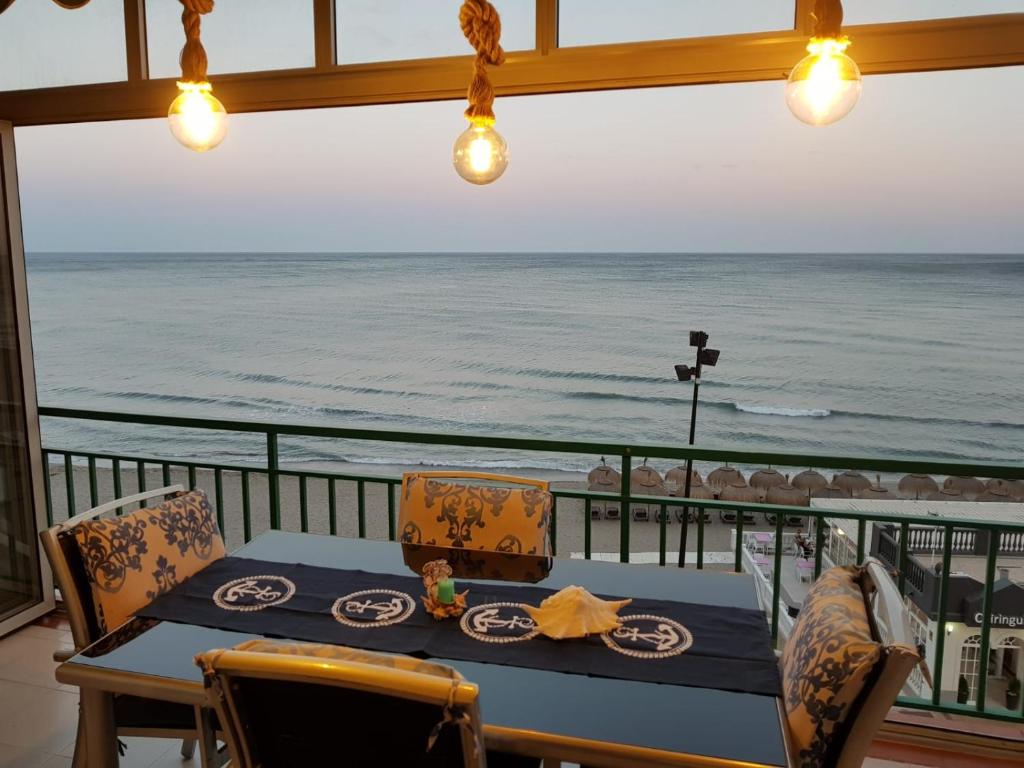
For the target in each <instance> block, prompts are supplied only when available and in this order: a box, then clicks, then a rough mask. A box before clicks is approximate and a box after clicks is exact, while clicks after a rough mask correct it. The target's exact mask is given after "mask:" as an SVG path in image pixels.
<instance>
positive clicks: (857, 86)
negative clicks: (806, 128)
mask: <svg viewBox="0 0 1024 768" xmlns="http://www.w3.org/2000/svg"><path fill="white" fill-rule="evenodd" d="M849 44H850V41H849V39H847V38H846V37H841V38H838V39H836V38H817V37H814V38H811V41H810V42H809V43H808V44H807V51H808V53H809V55H808V56H805V57H804V58H803V59H801V60H800V62H799V63H798V64H797V65H796V66H795V67H793V71H792V72H791V73H790V75H789V81H788V82H787V83H786V104H788V105H789V109H790V111H791V112H792V113H793V114H794V115H796V116H797V118H798V119H800V120H802V121H803V122H805V123H807V124H808V125H829V124H830V123H834V122H836V121H837V120H841V119H842V118H844V117H846V116H847V115H848V114H849V113H850V110H852V109H853V108H854V107H855V106H856V104H857V100H858V99H859V98H860V92H861V87H862V84H861V76H860V69H858V67H857V63H856V62H855V61H854V60H853V59H851V58H850V57H849V56H847V55H846V53H845V52H844V51H846V48H847V46H848V45H849Z"/></svg>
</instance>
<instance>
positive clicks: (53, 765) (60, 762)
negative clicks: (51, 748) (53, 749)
mask: <svg viewBox="0 0 1024 768" xmlns="http://www.w3.org/2000/svg"><path fill="white" fill-rule="evenodd" d="M39 768H71V758H70V757H64V756H62V755H51V756H50V759H49V760H47V761H46V762H45V763H43V764H42V765H41V766H40V767H39Z"/></svg>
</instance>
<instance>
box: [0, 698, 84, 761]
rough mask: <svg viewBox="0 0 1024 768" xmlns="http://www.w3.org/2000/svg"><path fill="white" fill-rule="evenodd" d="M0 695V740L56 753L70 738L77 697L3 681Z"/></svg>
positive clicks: (76, 713)
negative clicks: (0, 694)
mask: <svg viewBox="0 0 1024 768" xmlns="http://www.w3.org/2000/svg"><path fill="white" fill-rule="evenodd" d="M2 688H3V695H2V696H0V743H3V744H9V745H11V746H15V747H28V748H30V749H31V750H32V751H33V752H45V753H48V754H56V753H57V751H58V750H60V749H61V748H62V747H64V745H66V744H67V743H68V742H70V741H72V740H74V738H75V731H76V725H77V722H78V721H77V717H78V697H77V696H76V695H74V694H70V693H65V692H64V691H58V690H55V689H51V688H41V687H39V686H34V685H24V684H22V683H16V682H10V681H5V682H4V683H3V686H2Z"/></svg>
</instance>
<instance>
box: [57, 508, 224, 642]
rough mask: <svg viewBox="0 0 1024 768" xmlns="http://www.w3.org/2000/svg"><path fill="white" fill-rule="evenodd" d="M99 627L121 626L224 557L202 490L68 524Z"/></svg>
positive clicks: (221, 540)
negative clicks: (119, 513)
mask: <svg viewBox="0 0 1024 768" xmlns="http://www.w3.org/2000/svg"><path fill="white" fill-rule="evenodd" d="M74 534H75V540H76V541H77V542H78V549H79V551H80V552H81V554H82V563H83V565H84V567H85V572H86V576H87V577H88V579H89V585H90V586H91V588H92V596H93V603H94V604H95V606H96V613H97V620H98V621H99V625H100V629H101V630H102V631H104V632H107V631H109V630H111V629H115V628H116V627H118V626H120V625H121V624H123V623H124V622H125V621H127V620H128V619H129V618H131V616H132V614H133V613H135V611H137V610H138V609H139V608H142V607H143V606H144V605H148V604H149V603H150V602H151V601H152V600H153V599H154V598H155V597H157V596H158V595H162V594H163V593H164V592H167V591H169V590H170V589H171V588H172V587H174V586H176V585H177V584H179V583H180V582H182V581H184V580H185V579H187V578H188V577H189V576H192V575H193V574H195V573H198V572H199V571H201V570H202V569H203V568H205V567H206V566H207V565H209V564H210V563H212V562H213V561H214V560H219V559H220V558H222V557H224V540H223V539H221V537H220V531H219V530H218V529H217V521H216V519H215V518H214V515H213V510H212V509H211V508H210V502H209V500H208V499H207V498H206V494H205V493H204V492H203V491H191V492H189V493H182V494H178V495H177V496H176V497H175V498H173V499H169V500H168V501H165V502H164V503H163V504H159V505H157V506H155V507H152V508H147V509H140V510H137V511H135V512H132V513H131V514H127V515H124V516H123V517H114V518H110V519H98V520H87V521H85V522H82V523H79V524H78V525H76V526H75V528H74Z"/></svg>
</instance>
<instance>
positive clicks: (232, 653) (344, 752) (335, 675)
mask: <svg viewBox="0 0 1024 768" xmlns="http://www.w3.org/2000/svg"><path fill="white" fill-rule="evenodd" d="M196 664H198V665H199V666H200V667H201V668H202V669H203V679H204V681H205V685H206V689H207V695H208V698H209V702H210V706H211V707H213V708H214V710H215V711H216V713H217V717H218V719H219V720H220V722H221V723H223V725H224V733H225V735H226V737H227V743H228V750H229V752H230V753H231V765H232V768H291V766H296V768H297V767H298V766H316V765H334V764H342V762H343V763H344V764H345V765H388V766H390V765H403V766H410V767H416V766H423V767H424V768H428V767H432V766H445V767H446V768H450V767H451V766H460V765H461V766H463V767H464V768H485V766H486V764H487V760H486V757H485V753H484V747H483V734H482V724H481V720H480V707H479V703H478V700H479V689H478V688H477V686H475V685H473V684H472V683H469V682H467V681H466V680H464V679H463V678H462V676H461V675H460V674H459V673H458V672H456V671H455V670H454V669H452V668H451V667H447V666H444V665H442V664H435V663H432V662H428V661H422V660H420V659H414V658H411V657H408V656H393V655H390V654H381V653H372V652H370V651H362V650H357V649H354V648H344V647H341V646H331V645H317V644H313V643H279V642H274V641H270V640H250V641H248V642H245V643H242V644H241V645H239V646H237V647H236V648H235V649H234V650H211V651H207V652H206V653H202V654H200V655H198V656H197V657H196ZM339 761H342V762H339Z"/></svg>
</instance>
